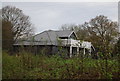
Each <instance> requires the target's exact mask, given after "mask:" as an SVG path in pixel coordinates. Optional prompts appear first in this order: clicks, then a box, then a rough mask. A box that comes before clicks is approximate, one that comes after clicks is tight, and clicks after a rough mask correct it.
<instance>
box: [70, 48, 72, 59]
mask: <svg viewBox="0 0 120 81" xmlns="http://www.w3.org/2000/svg"><path fill="white" fill-rule="evenodd" d="M70 57H72V46H70Z"/></svg>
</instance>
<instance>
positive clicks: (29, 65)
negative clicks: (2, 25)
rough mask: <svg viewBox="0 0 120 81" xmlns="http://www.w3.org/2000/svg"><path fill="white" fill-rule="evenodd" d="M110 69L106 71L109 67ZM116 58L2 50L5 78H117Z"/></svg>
mask: <svg viewBox="0 0 120 81" xmlns="http://www.w3.org/2000/svg"><path fill="white" fill-rule="evenodd" d="M106 70H107V71H106ZM118 72H119V68H118V61H117V60H114V59H113V60H110V59H109V60H107V68H106V60H102V59H99V60H95V59H91V58H83V59H81V58H79V57H73V58H68V59H65V58H61V57H60V56H58V55H53V56H49V57H48V56H45V55H36V56H35V55H33V54H30V53H26V52H21V53H19V54H16V55H12V56H10V55H9V54H8V53H7V52H3V79H106V78H107V79H114V78H118V77H119V75H118Z"/></svg>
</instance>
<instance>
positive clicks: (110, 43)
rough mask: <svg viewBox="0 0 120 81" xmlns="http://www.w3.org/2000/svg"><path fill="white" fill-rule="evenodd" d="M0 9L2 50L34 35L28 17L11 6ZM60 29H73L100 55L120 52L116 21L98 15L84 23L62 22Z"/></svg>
mask: <svg viewBox="0 0 120 81" xmlns="http://www.w3.org/2000/svg"><path fill="white" fill-rule="evenodd" d="M1 11H2V17H1V18H2V46H3V50H4V49H5V50H8V49H10V48H12V45H13V44H14V43H17V41H19V40H21V39H25V38H27V37H30V36H32V35H34V33H33V25H32V23H31V22H30V17H29V16H26V15H25V14H24V13H23V11H22V10H21V9H19V8H16V7H13V6H5V7H3V8H2V9H1ZM60 30H74V31H75V32H76V34H77V36H78V39H79V40H85V41H89V42H91V43H92V44H93V46H94V47H95V49H96V53H98V54H99V55H102V56H105V57H106V56H107V57H108V56H115V55H117V54H119V53H120V50H119V49H120V38H119V34H120V33H119V31H118V30H119V26H118V22H114V21H112V20H110V19H108V17H107V16H104V15H99V16H96V17H95V18H93V19H91V20H90V21H89V22H85V23H84V24H82V25H81V24H80V25H75V24H64V25H62V26H61V28H60Z"/></svg>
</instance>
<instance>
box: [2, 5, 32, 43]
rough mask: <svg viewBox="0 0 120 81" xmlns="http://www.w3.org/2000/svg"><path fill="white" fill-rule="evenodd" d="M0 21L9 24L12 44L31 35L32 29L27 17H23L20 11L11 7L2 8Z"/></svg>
mask: <svg viewBox="0 0 120 81" xmlns="http://www.w3.org/2000/svg"><path fill="white" fill-rule="evenodd" d="M2 20H4V21H6V22H7V21H8V22H11V24H12V31H13V36H14V42H17V41H18V39H20V38H23V37H28V36H30V35H32V34H33V27H32V24H31V22H30V18H29V16H26V15H24V13H23V12H22V10H20V9H19V8H16V7H13V6H5V7H3V8H2Z"/></svg>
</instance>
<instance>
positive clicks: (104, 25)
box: [82, 15, 118, 53]
mask: <svg viewBox="0 0 120 81" xmlns="http://www.w3.org/2000/svg"><path fill="white" fill-rule="evenodd" d="M82 26H83V27H84V28H85V30H87V32H86V33H88V34H87V35H88V37H89V39H88V40H89V41H91V42H92V43H93V44H94V46H95V47H96V48H99V50H100V51H101V52H103V53H106V52H107V53H110V51H111V49H112V47H113V46H112V45H113V43H114V42H113V40H114V39H115V38H116V37H117V36H118V24H117V22H113V21H111V20H110V19H108V18H107V17H106V16H104V15H99V16H96V17H95V18H93V19H91V20H90V21H89V22H85V23H84V24H83V25H82Z"/></svg>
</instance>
